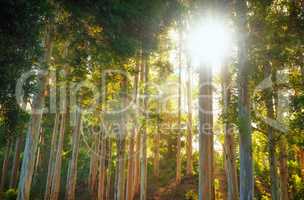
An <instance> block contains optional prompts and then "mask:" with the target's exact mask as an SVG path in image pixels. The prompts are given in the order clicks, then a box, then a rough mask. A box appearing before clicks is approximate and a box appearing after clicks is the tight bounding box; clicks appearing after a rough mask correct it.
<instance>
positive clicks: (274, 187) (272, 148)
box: [264, 66, 279, 200]
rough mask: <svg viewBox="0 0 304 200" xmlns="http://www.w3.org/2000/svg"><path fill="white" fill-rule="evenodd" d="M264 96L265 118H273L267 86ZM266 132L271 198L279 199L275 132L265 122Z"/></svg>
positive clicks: (268, 67) (269, 70) (271, 98)
mask: <svg viewBox="0 0 304 200" xmlns="http://www.w3.org/2000/svg"><path fill="white" fill-rule="evenodd" d="M264 72H265V77H266V78H268V77H269V76H271V67H270V66H267V67H265V69H264ZM264 98H265V103H266V110H267V118H268V119H270V120H272V119H274V108H273V107H274V105H273V91H272V89H271V88H267V89H266V90H265V92H264ZM267 132H268V140H269V141H268V154H269V169H270V182H271V198H272V199H273V200H277V199H279V193H278V180H277V179H278V178H277V177H278V176H277V161H276V155H275V154H276V144H275V135H274V134H275V132H274V129H273V128H272V125H271V124H267Z"/></svg>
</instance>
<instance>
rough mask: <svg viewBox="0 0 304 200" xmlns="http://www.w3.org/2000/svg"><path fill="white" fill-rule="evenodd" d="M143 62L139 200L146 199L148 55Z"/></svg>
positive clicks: (145, 55) (144, 56)
mask: <svg viewBox="0 0 304 200" xmlns="http://www.w3.org/2000/svg"><path fill="white" fill-rule="evenodd" d="M143 62H144V82H145V87H144V102H143V103H144V111H145V113H144V115H145V119H144V124H143V132H142V137H141V148H140V200H146V199H147V131H148V130H147V124H148V119H149V112H148V82H149V79H148V75H149V66H148V55H147V54H146V53H145V54H144V55H143Z"/></svg>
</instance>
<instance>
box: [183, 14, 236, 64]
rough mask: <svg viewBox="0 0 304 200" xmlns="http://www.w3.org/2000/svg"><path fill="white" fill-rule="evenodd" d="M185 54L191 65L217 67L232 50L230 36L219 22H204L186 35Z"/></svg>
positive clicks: (225, 27)
mask: <svg viewBox="0 0 304 200" xmlns="http://www.w3.org/2000/svg"><path fill="white" fill-rule="evenodd" d="M186 42H187V52H188V53H189V55H190V56H191V59H192V62H193V63H196V64H197V63H199V64H208V65H213V67H215V66H214V65H218V64H220V63H221V62H222V61H223V59H224V58H225V57H226V56H228V54H229V53H230V51H231V49H232V34H231V31H230V29H229V28H228V26H227V25H226V24H224V23H222V22H220V21H216V20H215V19H214V20H206V21H205V22H204V23H200V24H198V25H196V26H194V27H192V28H191V29H190V30H189V31H188V34H187V35H186Z"/></svg>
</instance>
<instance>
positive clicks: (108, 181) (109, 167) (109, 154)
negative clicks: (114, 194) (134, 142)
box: [105, 137, 112, 200]
mask: <svg viewBox="0 0 304 200" xmlns="http://www.w3.org/2000/svg"><path fill="white" fill-rule="evenodd" d="M107 160H108V166H107V168H108V169H107V185H106V197H105V199H106V200H110V193H111V178H112V173H111V169H112V140H111V137H109V139H108V151H107Z"/></svg>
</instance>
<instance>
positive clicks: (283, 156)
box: [279, 137, 289, 200]
mask: <svg viewBox="0 0 304 200" xmlns="http://www.w3.org/2000/svg"><path fill="white" fill-rule="evenodd" d="M287 151H288V150H287V141H286V139H285V137H283V138H281V140H280V141H279V154H280V158H279V169H280V186H281V195H280V196H281V199H284V200H288V199H289V195H288V166H287Z"/></svg>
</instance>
